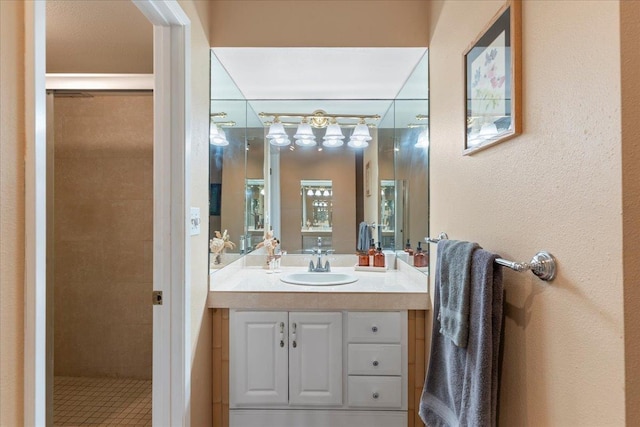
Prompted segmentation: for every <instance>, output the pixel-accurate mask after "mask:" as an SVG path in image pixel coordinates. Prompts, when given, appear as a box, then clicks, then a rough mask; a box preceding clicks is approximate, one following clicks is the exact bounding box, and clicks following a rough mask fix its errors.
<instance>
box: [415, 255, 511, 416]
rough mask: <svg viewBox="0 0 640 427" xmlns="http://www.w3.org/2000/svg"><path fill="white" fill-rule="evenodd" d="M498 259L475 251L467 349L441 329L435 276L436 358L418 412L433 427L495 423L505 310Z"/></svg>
mask: <svg viewBox="0 0 640 427" xmlns="http://www.w3.org/2000/svg"><path fill="white" fill-rule="evenodd" d="M496 258H497V255H495V254H492V253H490V252H487V251H485V250H483V249H478V250H476V251H475V252H474V253H473V257H472V261H471V262H472V266H471V286H470V295H469V297H470V302H471V304H470V307H469V316H470V322H469V341H468V344H467V347H466V348H462V347H458V346H456V345H455V344H454V343H453V342H452V341H451V340H450V339H448V338H447V337H445V336H443V335H441V334H439V333H438V331H439V329H440V322H439V321H438V315H439V314H440V303H439V301H440V299H439V296H440V295H439V292H440V286H439V283H438V281H439V276H436V286H435V295H434V320H433V331H432V336H431V356H430V361H429V370H428V373H427V379H426V382H425V385H424V389H423V391H422V397H421V401H420V410H419V411H420V417H421V418H422V420H423V421H424V423H425V424H426V425H428V426H429V427H445V426H446V427H454V426H462V427H467V426H469V427H471V426H473V427H476V426H477V427H485V426H495V425H496V416H497V403H498V359H499V350H500V337H501V331H502V310H503V287H502V269H501V267H500V266H499V265H497V264H495V263H494V260H495V259H496Z"/></svg>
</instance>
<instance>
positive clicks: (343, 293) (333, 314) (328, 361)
mask: <svg viewBox="0 0 640 427" xmlns="http://www.w3.org/2000/svg"><path fill="white" fill-rule="evenodd" d="M300 258H303V257H300ZM346 258H347V259H349V260H351V261H352V260H353V257H352V256H350V257H346ZM250 259H251V257H244V258H243V259H241V260H238V262H236V263H233V264H231V265H229V266H227V267H225V268H224V269H221V270H218V271H216V272H215V273H213V274H212V276H211V288H210V293H209V300H208V305H209V307H210V308H211V309H213V367H214V369H213V371H214V378H213V387H214V390H213V417H214V420H213V425H214V426H236V427H248V426H261V427H262V426H274V427H275V426H278V427H287V426H291V427H294V426H296V427H297V426H349V427H357V426H368V427H372V426H373V427H376V426H380V427H394V426H399V427H400V426H403V427H404V426H419V425H422V424H421V422H420V419H419V417H418V415H417V407H418V406H417V403H418V400H419V398H420V393H421V390H422V385H423V382H424V376H425V346H426V343H425V337H426V336H425V318H426V310H428V308H429V306H430V303H429V295H428V293H427V288H428V286H427V276H425V275H424V274H422V273H421V272H418V271H417V270H415V269H413V268H411V267H409V266H407V265H406V264H403V263H402V262H398V264H399V266H400V269H399V270H388V271H385V272H360V271H355V272H354V268H353V267H340V266H336V267H334V268H332V270H333V271H336V272H340V271H344V272H347V271H348V272H349V273H350V274H356V275H357V276H358V280H357V281H356V282H353V283H349V284H345V285H340V286H298V285H292V284H287V283H284V282H282V281H280V277H281V275H284V274H287V273H288V272H294V271H304V267H303V266H302V263H300V264H301V265H300V266H290V267H283V268H282V270H283V271H282V272H281V273H279V274H278V273H273V274H269V273H267V270H265V269H264V268H262V267H261V266H259V265H253V266H252V265H250V264H251V261H250ZM291 259H295V257H291V258H290V260H291ZM293 263H294V264H295V261H294V262H293ZM336 264H340V263H339V262H337V263H336ZM318 274H322V273H318Z"/></svg>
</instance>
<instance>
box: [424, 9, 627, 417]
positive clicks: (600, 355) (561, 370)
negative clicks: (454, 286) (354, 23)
mask: <svg viewBox="0 0 640 427" xmlns="http://www.w3.org/2000/svg"><path fill="white" fill-rule="evenodd" d="M502 4H503V3H502V2H501V1H482V2H480V1H437V2H433V4H432V10H431V24H430V27H431V32H432V37H431V43H430V61H429V62H430V69H431V70H430V72H431V104H430V106H431V120H430V124H431V224H430V229H431V230H432V232H434V231H435V232H438V231H440V230H443V231H446V232H448V233H449V236H450V237H451V238H455V239H469V240H474V241H477V242H479V243H480V244H481V245H482V246H484V247H485V248H486V249H489V250H492V251H495V252H497V253H499V254H501V255H502V256H504V257H506V258H509V259H514V260H519V261H524V260H528V259H530V258H531V256H532V255H533V254H534V253H535V252H536V251H537V250H541V249H546V250H548V251H550V252H551V253H553V254H554V255H555V256H556V257H557V260H558V265H559V270H558V277H557V279H556V280H555V281H554V282H552V283H551V284H546V283H543V282H541V281H539V280H537V279H536V278H535V277H534V276H533V275H531V274H529V273H527V274H524V273H515V272H512V271H509V270H506V269H505V272H504V282H505V288H506V292H507V296H506V324H505V327H506V333H505V338H504V364H503V367H502V394H501V402H500V414H499V416H500V424H501V425H506V426H512V425H528V426H536V427H538V426H607V425H612V426H613V425H622V424H624V422H625V415H624V411H625V389H624V388H625V372H624V368H625V365H624V338H623V337H624V333H625V331H624V328H623V311H622V310H623V308H624V307H623V277H624V276H623V269H622V222H621V216H620V211H621V207H622V192H621V182H620V177H621V173H622V169H621V149H620V129H621V127H620V126H621V123H620V96H621V92H620V40H619V28H620V26H619V19H620V17H619V3H618V2H614V1H579V2H576V1H555V2H550V1H533V0H532V1H525V2H524V5H523V26H522V27H523V53H524V54H523V63H524V70H523V82H524V87H523V91H524V99H523V101H524V102H523V111H524V116H523V121H524V134H523V135H522V136H520V137H518V138H515V139H513V140H510V141H508V142H505V143H502V144H499V145H497V146H495V147H493V148H491V149H489V150H486V151H482V152H480V153H477V154H475V155H473V156H470V157H469V156H467V157H464V156H462V155H461V153H462V149H463V138H464V129H465V128H464V124H463V122H462V121H461V117H464V104H463V102H462V100H463V96H464V94H463V87H464V81H463V76H462V72H461V70H462V52H463V51H464V50H465V48H466V47H467V46H468V44H469V43H470V41H471V40H473V39H474V38H475V37H476V35H477V34H478V33H479V32H480V31H481V30H482V29H483V28H484V27H485V25H486V24H487V22H488V21H489V20H490V19H491V17H492V16H493V15H494V14H495V12H496V11H497V10H498V8H499V7H500V6H501V5H502ZM454 28H455V31H452V29H454ZM635 48H636V49H637V45H636V46H635ZM633 72H636V71H635V70H634V71H633ZM633 120H634V122H635V123H637V117H634V119H633ZM636 126H637V125H636ZM635 138H636V139H637V133H636V134H635ZM636 154H637V153H636ZM636 171H637V169H636ZM636 177H637V174H636ZM636 182H637V181H636ZM634 185H637V184H634ZM625 200H626V198H625ZM636 210H637V209H636ZM636 219H637V216H636ZM636 244H637V241H636ZM636 253H637V249H636ZM634 262H636V263H637V260H634ZM624 280H625V282H626V278H624ZM432 281H433V280H432ZM635 285H636V286H637V282H636V283H635ZM635 302H636V305H637V299H636V300H635ZM636 308H637V307H634V309H636ZM636 311H637V310H636ZM635 318H636V319H637V315H636V316H635ZM636 325H637V323H636ZM636 403H637V401H636ZM629 422H630V423H632V421H631V420H629ZM636 422H637V419H636Z"/></svg>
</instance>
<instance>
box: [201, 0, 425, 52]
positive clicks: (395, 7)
mask: <svg viewBox="0 0 640 427" xmlns="http://www.w3.org/2000/svg"><path fill="white" fill-rule="evenodd" d="M428 5H429V3H428V2H427V1H426V0H376V1H367V2H363V1H358V0H343V1H340V2H336V1H331V0H320V1H311V0H306V1H295V2H294V1H287V0H279V1H264V0H241V1H238V0H213V1H212V2H211V45H212V46H215V47H272V46H273V47H395V46H402V47H422V46H426V43H427V40H428V37H429V36H428V27H427V25H426V22H427V14H428ZM239 28H241V29H242V30H241V31H238V29H239ZM274 29H278V30H277V31H274Z"/></svg>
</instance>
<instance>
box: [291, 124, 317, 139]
mask: <svg viewBox="0 0 640 427" xmlns="http://www.w3.org/2000/svg"><path fill="white" fill-rule="evenodd" d="M293 138H294V139H316V136H315V135H314V134H313V129H311V125H310V124H309V123H306V122H302V123H300V124H299V125H298V130H297V131H296V134H295V135H293Z"/></svg>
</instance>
